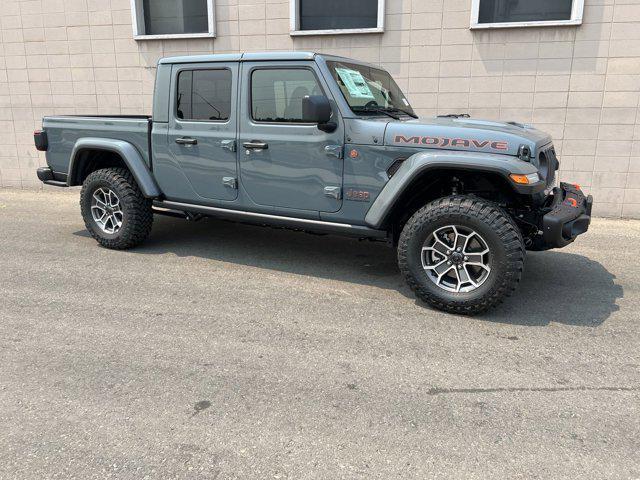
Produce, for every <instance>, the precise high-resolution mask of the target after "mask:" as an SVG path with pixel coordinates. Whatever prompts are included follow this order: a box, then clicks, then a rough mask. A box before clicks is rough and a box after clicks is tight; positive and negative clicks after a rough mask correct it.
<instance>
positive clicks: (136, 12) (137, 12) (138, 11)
mask: <svg viewBox="0 0 640 480" xmlns="http://www.w3.org/2000/svg"><path fill="white" fill-rule="evenodd" d="M131 21H132V23H133V38H134V40H165V39H174V38H212V37H215V36H216V19H215V9H214V8H213V0H207V23H208V27H209V28H208V31H207V32H204V33H163V34H159V35H147V34H145V33H144V32H145V28H144V12H143V11H142V0H131Z"/></svg>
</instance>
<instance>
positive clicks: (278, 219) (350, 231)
mask: <svg viewBox="0 0 640 480" xmlns="http://www.w3.org/2000/svg"><path fill="white" fill-rule="evenodd" d="M153 206H154V207H157V208H162V209H166V210H171V211H182V212H190V213H191V212H195V213H200V214H202V215H207V216H211V217H217V218H223V219H226V220H233V221H236V222H244V223H252V224H257V225H268V226H277V227H284V228H292V229H295V230H305V231H311V232H321V233H333V234H337V235H346V236H350V237H359V238H372V239H379V240H385V239H386V238H387V232H386V231H384V230H374V229H373V228H369V227H365V226H362V225H351V224H348V223H336V222H325V221H322V220H312V219H308V218H295V217H283V216H281V215H271V214H267V213H257V212H246V211H242V210H230V209H228V208H219V207H208V206H203V205H192V204H189V203H181V202H173V201H169V200H164V201H161V200H154V202H153Z"/></svg>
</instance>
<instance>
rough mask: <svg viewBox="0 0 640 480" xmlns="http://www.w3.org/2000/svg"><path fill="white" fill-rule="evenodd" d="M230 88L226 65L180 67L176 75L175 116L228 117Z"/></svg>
mask: <svg viewBox="0 0 640 480" xmlns="http://www.w3.org/2000/svg"><path fill="white" fill-rule="evenodd" d="M231 88H232V85H231V71H230V70H228V69H223V70H183V71H182V72H180V74H179V75H178V98H177V102H176V103H177V109H176V116H177V117H178V118H179V119H181V120H198V121H225V120H229V115H230V114H231Z"/></svg>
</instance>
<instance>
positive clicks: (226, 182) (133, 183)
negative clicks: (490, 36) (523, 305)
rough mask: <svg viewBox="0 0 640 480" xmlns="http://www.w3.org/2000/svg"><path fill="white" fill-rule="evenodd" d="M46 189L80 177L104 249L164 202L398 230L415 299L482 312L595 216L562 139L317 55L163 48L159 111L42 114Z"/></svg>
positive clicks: (265, 221) (259, 218)
mask: <svg viewBox="0 0 640 480" xmlns="http://www.w3.org/2000/svg"><path fill="white" fill-rule="evenodd" d="M42 125H43V129H42V130H39V131H37V132H35V144H36V147H37V148H38V149H39V150H43V151H46V160H47V166H46V167H42V168H39V169H38V172H37V174H38V177H39V178H40V180H42V181H43V182H44V183H46V184H49V185H57V186H61V187H68V186H74V185H82V191H81V193H80V207H81V212H82V216H83V218H84V222H85V224H86V227H87V229H88V230H89V232H90V233H91V235H92V236H93V237H94V238H95V239H96V240H97V241H98V242H99V243H100V244H101V245H102V246H104V247H107V248H113V249H125V248H130V247H133V246H136V245H138V244H140V243H141V242H142V241H143V240H145V238H147V236H148V235H149V232H150V231H151V225H152V222H153V216H154V214H163V215H172V216H181V217H184V218H187V219H191V220H195V219H199V218H201V217H204V216H212V217H220V218H224V219H228V220H234V221H240V222H248V223H255V224H261V225H270V226H277V227H286V228H292V229H295V230H302V231H309V232H316V233H318V232H319V233H334V234H345V235H350V236H355V237H358V238H362V239H372V240H383V241H387V242H388V243H389V244H390V245H393V246H395V247H396V248H397V256H398V263H399V267H400V270H401V272H402V274H403V275H404V277H405V278H406V281H407V282H408V284H409V285H410V287H411V288H412V289H413V290H414V291H415V293H416V295H417V296H418V297H419V298H420V299H422V300H424V301H426V302H428V303H429V304H431V305H432V306H434V307H436V308H439V309H442V310H446V311H449V312H456V313H466V314H474V313H479V312H482V311H485V310H487V309H488V308H490V307H492V306H494V305H496V304H498V303H499V302H500V301H502V300H503V298H504V297H505V296H507V295H509V294H510V293H511V292H512V291H513V290H514V289H515V287H516V286H517V284H518V282H519V280H520V277H521V275H522V271H523V265H524V257H525V250H545V249H550V248H558V247H564V246H565V245H568V244H569V243H571V242H572V241H574V239H575V238H576V237H577V236H578V235H580V234H581V233H584V232H585V231H586V230H587V228H588V227H589V222H590V215H591V205H592V199H591V197H590V196H589V197H587V196H585V195H584V194H583V193H582V192H581V190H580V187H578V186H577V185H570V184H567V183H560V185H559V186H555V187H554V185H555V176H556V170H557V169H558V160H557V157H556V154H555V151H554V147H553V143H552V140H551V138H550V137H549V135H547V134H545V133H543V132H540V131H538V130H535V129H533V128H531V127H529V126H526V125H521V124H519V123H515V122H505V123H502V122H495V121H485V120H476V119H473V118H469V116H468V115H464V114H463V115H446V116H441V117H437V118H425V119H418V118H417V116H416V115H415V113H414V111H413V110H412V108H411V105H410V104H409V101H408V100H407V98H406V97H405V95H404V94H403V93H402V91H401V90H400V88H399V87H398V85H397V84H396V82H395V81H394V80H393V78H392V77H391V76H390V75H389V73H387V72H386V71H384V70H383V69H381V68H379V67H376V66H373V65H369V64H366V63H363V62H359V61H357V60H351V59H347V58H341V57H334V56H330V55H320V54H315V53H306V52H285V53H274V52H270V53H245V54H229V55H202V56H186V57H173V58H164V59H162V60H160V61H159V63H158V67H157V75H156V85H155V96H154V99H153V116H152V117H148V116H123V115H120V116H91V115H87V116H56V117H45V118H44V119H43V122H42Z"/></svg>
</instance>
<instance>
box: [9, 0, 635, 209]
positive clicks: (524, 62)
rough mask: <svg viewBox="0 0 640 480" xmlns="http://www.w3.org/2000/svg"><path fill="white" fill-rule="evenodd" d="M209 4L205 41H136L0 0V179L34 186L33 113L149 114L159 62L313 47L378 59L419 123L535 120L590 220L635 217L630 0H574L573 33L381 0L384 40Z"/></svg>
mask: <svg viewBox="0 0 640 480" xmlns="http://www.w3.org/2000/svg"><path fill="white" fill-rule="evenodd" d="M345 1H347V0H345ZM215 3H216V7H215V8H216V30H217V38H215V39H205V40H203V39H194V40H166V41H139V42H136V41H134V40H133V39H132V27H131V12H130V2H129V0H0V16H1V17H0V18H1V29H2V31H1V33H2V35H1V37H2V44H1V45H0V185H1V186H6V187H35V186H39V184H38V181H37V179H36V178H35V173H34V171H35V168H36V167H37V166H39V165H41V164H43V162H44V157H43V156H42V155H38V152H36V151H35V150H34V148H33V146H32V143H33V141H32V131H33V129H34V128H37V127H39V125H40V118H41V117H42V116H43V115H50V114H80V113H102V114H108V113H123V114H127V113H142V112H144V113H149V112H150V110H151V98H152V94H153V80H154V73H155V72H154V65H155V63H156V61H157V59H158V58H160V57H162V56H165V55H175V54H195V53H210V52H214V53H224V52H237V51H252V50H253V51H255V50H292V49H295V50H316V51H320V52H327V53H334V54H338V55H345V56H350V57H354V58H359V59H363V60H368V61H370V62H374V63H380V64H382V65H384V66H385V67H386V68H388V69H389V70H390V71H391V72H392V73H393V75H394V76H395V77H396V78H397V79H398V82H399V83H400V84H401V86H402V87H403V88H404V89H405V91H406V93H407V94H408V96H409V98H410V99H411V101H412V103H413V105H414V106H415V107H416V109H417V110H418V112H419V113H420V114H421V115H435V114H438V113H451V112H469V113H471V115H473V116H476V117H487V118H502V119H509V120H517V121H521V122H527V123H533V124H535V125H537V126H538V127H540V128H541V129H543V130H546V131H548V132H550V133H551V134H552V135H553V137H554V140H555V142H556V145H557V150H558V152H559V153H560V155H561V161H562V171H561V179H566V180H571V181H575V182H578V183H580V184H581V185H583V186H584V187H585V189H586V190H588V191H590V192H591V193H593V195H594V197H595V198H596V206H595V213H596V214H599V215H605V216H627V217H635V218H640V188H639V185H640V114H639V112H640V108H639V100H640V0H586V5H585V17H584V23H583V25H582V26H580V27H548V28H528V29H523V28H519V29H509V30H491V31H470V30H469V28H468V27H469V18H470V12H469V8H470V4H471V0H387V5H386V31H385V33H384V34H363V35H336V36H317V37H296V38H292V37H290V36H289V34H288V30H289V3H288V1H287V0H284V1H283V0H215Z"/></svg>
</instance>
